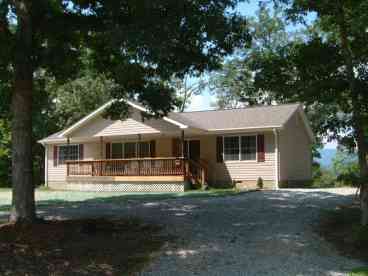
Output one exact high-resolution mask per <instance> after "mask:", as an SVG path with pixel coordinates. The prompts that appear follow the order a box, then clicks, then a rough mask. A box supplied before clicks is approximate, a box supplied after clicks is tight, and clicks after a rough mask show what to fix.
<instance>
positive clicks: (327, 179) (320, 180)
mask: <svg viewBox="0 0 368 276" xmlns="http://www.w3.org/2000/svg"><path fill="white" fill-rule="evenodd" d="M335 183H336V176H335V175H334V174H333V173H332V172H331V171H330V170H321V171H320V174H319V175H318V176H316V177H315V178H314V179H313V185H312V186H313V187H314V188H331V187H335Z"/></svg>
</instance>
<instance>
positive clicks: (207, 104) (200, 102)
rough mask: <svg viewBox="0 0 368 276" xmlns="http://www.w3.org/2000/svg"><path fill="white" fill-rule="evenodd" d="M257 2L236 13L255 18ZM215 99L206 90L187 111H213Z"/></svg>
mask: <svg viewBox="0 0 368 276" xmlns="http://www.w3.org/2000/svg"><path fill="white" fill-rule="evenodd" d="M258 3H259V0H250V1H249V2H243V3H241V4H239V5H238V7H237V9H236V10H237V11H238V12H239V13H240V14H242V15H244V16H255V13H256V11H257V9H258ZM313 18H314V16H313V15H311V16H310V18H309V19H310V20H313ZM215 101H216V98H215V97H214V96H213V95H211V94H210V93H209V91H208V90H206V91H204V92H203V93H202V94H201V95H198V96H194V97H193V99H192V102H191V104H190V106H189V107H188V109H187V111H195V110H208V109H213V107H212V106H211V103H213V102H215ZM336 146H337V143H336V141H332V142H328V143H326V144H325V146H324V148H333V149H334V148H336Z"/></svg>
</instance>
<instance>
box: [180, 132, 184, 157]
mask: <svg viewBox="0 0 368 276" xmlns="http://www.w3.org/2000/svg"><path fill="white" fill-rule="evenodd" d="M184 146H185V142H184V129H182V130H181V157H182V158H184V156H185V154H184V153H185V149H184Z"/></svg>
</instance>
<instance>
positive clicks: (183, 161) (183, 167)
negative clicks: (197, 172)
mask: <svg viewBox="0 0 368 276" xmlns="http://www.w3.org/2000/svg"><path fill="white" fill-rule="evenodd" d="M184 144H185V143H184V129H182V130H181V157H182V160H181V162H182V167H181V168H182V171H183V175H184V178H185V176H186V173H185V160H184V150H185V149H184Z"/></svg>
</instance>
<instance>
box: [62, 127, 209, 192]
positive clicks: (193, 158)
mask: <svg viewBox="0 0 368 276" xmlns="http://www.w3.org/2000/svg"><path fill="white" fill-rule="evenodd" d="M178 134H179V135H176V136H173V135H170V137H167V136H162V135H153V134H150V135H141V134H138V135H134V136H132V135H129V136H119V137H117V136H114V137H102V136H101V137H98V140H97V141H96V139H95V140H94V141H89V142H88V143H83V144H80V142H78V141H79V140H80V139H78V138H74V139H73V138H71V137H68V138H67V144H66V153H65V155H66V158H65V159H66V160H65V166H66V183H68V184H73V183H74V184H79V185H83V184H85V185H99V186H101V185H104V186H105V187H106V186H107V185H106V184H108V185H112V184H121V185H122V184H136V186H137V185H143V186H145V187H146V186H147V185H152V186H155V185H157V184H160V185H165V184H172V183H175V184H181V185H182V186H183V187H184V186H185V187H186V189H187V188H189V187H193V186H194V187H203V186H205V185H207V183H208V166H207V163H206V161H204V160H202V159H201V158H200V147H199V145H197V143H194V142H191V141H189V140H187V138H186V137H185V133H184V130H182V131H180V133H178ZM196 141H197V140H196ZM75 145H78V146H79V148H78V150H75V149H74V150H73V149H72V147H73V146H74V147H75ZM92 148H93V149H92ZM73 151H74V153H75V152H77V151H78V154H74V157H73ZM77 155H78V157H77ZM73 159H74V160H73ZM79 187H80V186H79ZM79 189H81V188H79ZM140 189H141V188H138V190H140ZM89 190H91V187H89ZM135 190H137V188H134V191H135ZM129 191H130V190H129Z"/></svg>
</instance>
